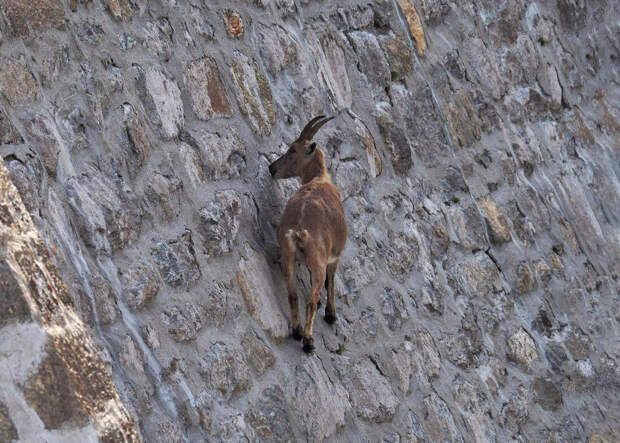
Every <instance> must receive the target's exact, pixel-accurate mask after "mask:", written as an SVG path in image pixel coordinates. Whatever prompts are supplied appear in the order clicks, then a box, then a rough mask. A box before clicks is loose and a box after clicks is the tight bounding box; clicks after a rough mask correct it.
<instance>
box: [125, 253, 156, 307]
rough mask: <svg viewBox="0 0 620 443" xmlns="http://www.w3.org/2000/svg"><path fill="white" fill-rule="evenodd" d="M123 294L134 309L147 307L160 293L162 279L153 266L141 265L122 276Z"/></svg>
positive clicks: (149, 264) (148, 264)
mask: <svg viewBox="0 0 620 443" xmlns="http://www.w3.org/2000/svg"><path fill="white" fill-rule="evenodd" d="M122 277H123V278H122V279H123V287H124V291H123V294H124V296H125V299H126V300H127V303H128V304H129V306H130V307H131V308H132V309H142V308H144V307H145V306H147V305H148V304H149V303H150V302H151V301H152V300H153V299H154V298H155V296H156V295H157V293H158V292H159V288H160V286H161V284H160V278H159V275H157V273H156V271H155V269H154V267H153V265H152V264H151V263H148V262H145V263H140V264H137V265H135V266H133V267H132V268H130V269H129V270H128V271H127V272H124V273H123V274H122Z"/></svg>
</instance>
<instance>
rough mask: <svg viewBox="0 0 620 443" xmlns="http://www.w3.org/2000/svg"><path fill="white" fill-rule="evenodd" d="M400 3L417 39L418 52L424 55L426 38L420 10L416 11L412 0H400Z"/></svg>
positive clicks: (410, 30)
mask: <svg viewBox="0 0 620 443" xmlns="http://www.w3.org/2000/svg"><path fill="white" fill-rule="evenodd" d="M398 5H399V6H400V9H401V11H402V12H403V14H404V16H405V19H406V20H407V24H408V25H409V32H410V33H411V36H412V37H413V38H414V39H415V42H416V48H417V51H418V54H419V55H421V56H422V55H424V53H425V52H426V40H425V39H424V28H423V27H422V22H421V20H420V16H419V15H418V11H416V9H415V6H414V5H413V2H412V1H411V0H398Z"/></svg>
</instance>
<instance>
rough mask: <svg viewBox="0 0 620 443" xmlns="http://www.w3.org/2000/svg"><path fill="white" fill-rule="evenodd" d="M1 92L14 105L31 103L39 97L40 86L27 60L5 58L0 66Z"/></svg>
mask: <svg viewBox="0 0 620 443" xmlns="http://www.w3.org/2000/svg"><path fill="white" fill-rule="evenodd" d="M0 92H1V93H2V95H4V97H6V99H7V100H8V101H9V103H11V104H12V105H17V104H22V103H30V102H32V101H34V100H36V99H37V98H38V97H39V94H40V92H39V87H38V86H37V82H36V80H35V79H34V77H33V75H32V72H30V69H28V65H26V63H25V62H23V61H20V60H16V59H7V58H3V59H2V60H1V66H0Z"/></svg>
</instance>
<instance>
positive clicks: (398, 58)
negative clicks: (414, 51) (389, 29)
mask: <svg viewBox="0 0 620 443" xmlns="http://www.w3.org/2000/svg"><path fill="white" fill-rule="evenodd" d="M379 43H380V44H381V48H382V49H383V51H384V52H385V55H386V58H387V60H388V63H389V64H390V71H391V73H392V80H398V79H401V78H404V77H406V76H407V75H408V74H409V73H410V72H411V70H412V68H413V58H412V57H411V51H410V50H409V46H408V45H407V40H406V39H405V38H404V37H401V36H399V37H386V38H381V39H379ZM394 77H396V78H394Z"/></svg>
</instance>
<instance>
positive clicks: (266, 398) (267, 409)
mask: <svg viewBox="0 0 620 443" xmlns="http://www.w3.org/2000/svg"><path fill="white" fill-rule="evenodd" d="M289 410H290V407H289V405H288V404H287V401H286V398H285V396H284V392H283V391H282V388H280V386H277V385H274V386H269V387H268V388H266V389H265V390H263V391H262V392H261V394H260V397H259V398H258V400H257V402H256V404H255V405H253V406H252V407H251V408H249V409H248V410H247V411H246V412H245V421H246V422H248V423H249V424H250V426H252V427H253V428H254V433H255V434H256V435H257V436H258V437H259V438H260V440H261V441H268V442H292V441H294V433H293V429H292V427H291V418H290V413H289Z"/></svg>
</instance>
